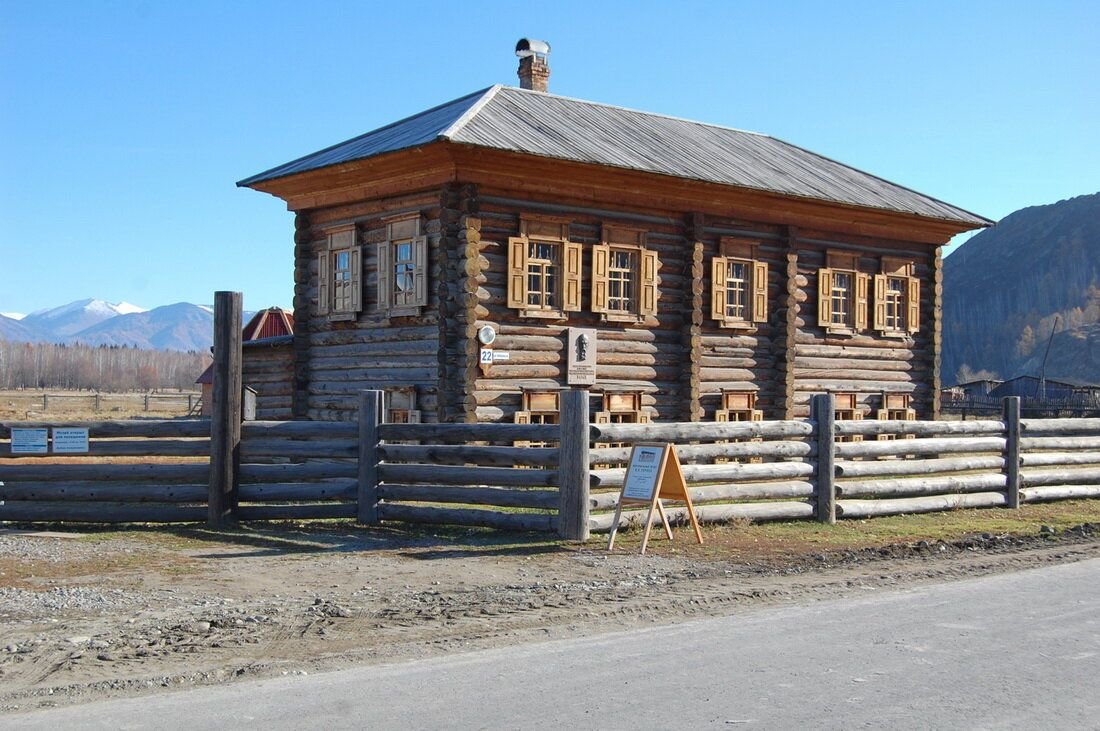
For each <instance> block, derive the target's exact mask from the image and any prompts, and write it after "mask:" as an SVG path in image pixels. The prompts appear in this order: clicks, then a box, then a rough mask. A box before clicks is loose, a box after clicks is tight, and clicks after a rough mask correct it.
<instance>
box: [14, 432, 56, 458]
mask: <svg viewBox="0 0 1100 731" xmlns="http://www.w3.org/2000/svg"><path fill="white" fill-rule="evenodd" d="M49 440H50V434H49V429H12V430H11V453H12V454H46V452H48V451H49V445H50V441H49Z"/></svg>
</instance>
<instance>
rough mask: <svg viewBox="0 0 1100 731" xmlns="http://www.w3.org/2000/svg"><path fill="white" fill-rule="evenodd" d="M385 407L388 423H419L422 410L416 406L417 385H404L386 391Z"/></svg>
mask: <svg viewBox="0 0 1100 731" xmlns="http://www.w3.org/2000/svg"><path fill="white" fill-rule="evenodd" d="M384 398H385V406H384V407H383V409H384V413H385V415H386V423H388V424H419V423H420V410H419V409H417V408H416V387H415V386H404V387H400V388H390V389H386V391H385V396H384Z"/></svg>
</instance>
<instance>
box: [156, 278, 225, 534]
mask: <svg viewBox="0 0 1100 731" xmlns="http://www.w3.org/2000/svg"><path fill="white" fill-rule="evenodd" d="M241 301H242V300H241V293H240V292H215V293H214V395H213V403H211V414H210V490H209V496H208V503H207V518H206V522H207V524H208V525H210V526H212V527H218V526H222V525H225V524H226V522H228V521H229V520H230V519H231V518H232V516H233V512H234V510H235V509H236V507H237V483H238V478H239V472H240V458H241ZM146 398H148V396H147V397H146Z"/></svg>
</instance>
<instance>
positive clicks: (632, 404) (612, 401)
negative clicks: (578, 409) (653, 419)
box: [595, 391, 650, 424]
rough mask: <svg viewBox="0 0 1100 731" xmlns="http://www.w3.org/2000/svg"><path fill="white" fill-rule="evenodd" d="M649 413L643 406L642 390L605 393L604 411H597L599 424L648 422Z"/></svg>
mask: <svg viewBox="0 0 1100 731" xmlns="http://www.w3.org/2000/svg"><path fill="white" fill-rule="evenodd" d="M649 421H650V419H649V414H648V413H647V412H646V411H645V409H643V408H642V394H641V392H640V391H627V392H623V393H605V394H604V395H603V411H598V412H596V421H595V423H597V424H648V423H649Z"/></svg>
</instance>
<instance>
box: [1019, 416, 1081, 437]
mask: <svg viewBox="0 0 1100 731" xmlns="http://www.w3.org/2000/svg"><path fill="white" fill-rule="evenodd" d="M1020 432H1021V433H1023V434H1027V435H1029V436H1038V435H1041V434H1097V433H1100V419H1020Z"/></svg>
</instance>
